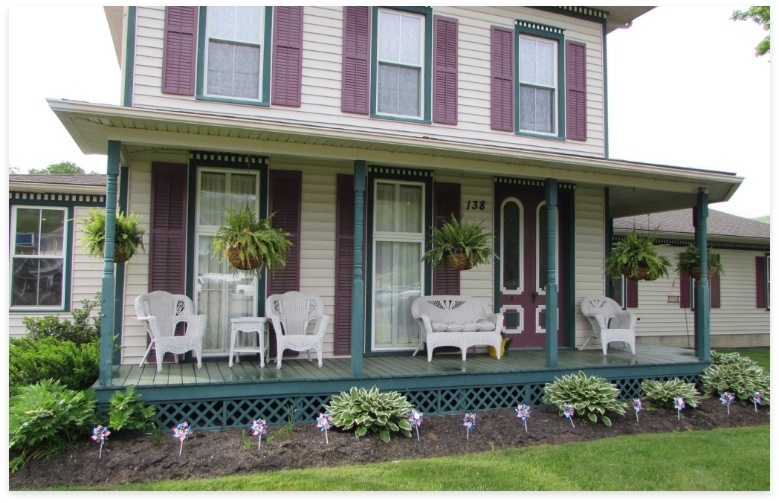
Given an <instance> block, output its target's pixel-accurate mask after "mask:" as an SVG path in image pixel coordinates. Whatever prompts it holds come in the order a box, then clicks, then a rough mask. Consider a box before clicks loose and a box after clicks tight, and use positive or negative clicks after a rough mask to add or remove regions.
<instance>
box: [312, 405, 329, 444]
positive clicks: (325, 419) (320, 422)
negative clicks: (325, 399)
mask: <svg viewBox="0 0 779 503" xmlns="http://www.w3.org/2000/svg"><path fill="white" fill-rule="evenodd" d="M331 422H332V419H331V418H330V414H327V413H324V414H323V413H321V412H320V413H319V419H317V420H316V427H317V428H319V431H324V432H325V443H326V444H329V443H330V441H329V440H328V439H327V430H329V429H330V423H331Z"/></svg>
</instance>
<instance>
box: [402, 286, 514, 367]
mask: <svg viewBox="0 0 779 503" xmlns="http://www.w3.org/2000/svg"><path fill="white" fill-rule="evenodd" d="M411 315H412V316H413V317H414V319H415V320H417V322H418V323H419V328H420V330H419V347H417V349H416V351H414V355H413V356H416V354H417V352H419V350H420V349H422V345H426V346H427V361H429V362H430V361H433V350H434V349H435V348H437V347H441V346H454V347H458V348H460V351H462V354H463V361H464V360H465V353H466V351H467V349H468V348H469V347H472V346H492V347H493V348H495V352H496V354H497V355H498V359H500V349H501V344H502V337H501V335H500V331H501V329H502V328H503V315H502V314H494V313H490V312H489V311H487V307H486V306H485V305H484V304H482V303H481V302H479V301H478V300H476V299H474V298H473V297H466V296H461V295H428V296H426V297H419V298H417V299H414V302H413V303H412V304H411Z"/></svg>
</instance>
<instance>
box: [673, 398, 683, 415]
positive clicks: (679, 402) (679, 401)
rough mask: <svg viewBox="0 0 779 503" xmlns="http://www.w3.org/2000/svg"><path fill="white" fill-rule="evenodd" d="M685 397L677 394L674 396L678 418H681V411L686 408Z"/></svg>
mask: <svg viewBox="0 0 779 503" xmlns="http://www.w3.org/2000/svg"><path fill="white" fill-rule="evenodd" d="M684 405H685V404H684V398H682V397H680V396H677V397H676V398H674V408H675V409H676V419H681V418H682V417H681V416H680V413H681V412H682V409H684Z"/></svg>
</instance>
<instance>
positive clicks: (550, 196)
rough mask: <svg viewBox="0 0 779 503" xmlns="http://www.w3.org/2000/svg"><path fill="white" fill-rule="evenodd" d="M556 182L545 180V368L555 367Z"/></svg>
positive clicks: (550, 179)
mask: <svg viewBox="0 0 779 503" xmlns="http://www.w3.org/2000/svg"><path fill="white" fill-rule="evenodd" d="M556 221H557V180H555V179H552V178H548V179H547V180H546V223H547V225H546V243H547V245H546V264H547V271H546V313H545V318H546V348H545V349H546V366H547V368H555V367H557V325H558V323H557V270H556V269H555V264H556V263H557V261H556V260H555V256H556V255H557V248H556V246H555V243H556V242H557V233H556V231H555V229H556V227H557V226H556V225H555V222H556Z"/></svg>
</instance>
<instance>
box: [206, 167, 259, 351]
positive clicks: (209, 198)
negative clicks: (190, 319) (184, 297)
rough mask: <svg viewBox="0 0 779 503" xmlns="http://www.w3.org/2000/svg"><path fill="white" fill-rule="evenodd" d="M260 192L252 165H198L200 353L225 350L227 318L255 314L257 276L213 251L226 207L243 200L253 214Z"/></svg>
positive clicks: (239, 204) (239, 205) (240, 204)
mask: <svg viewBox="0 0 779 503" xmlns="http://www.w3.org/2000/svg"><path fill="white" fill-rule="evenodd" d="M259 193H260V188H259V174H258V173H257V172H256V171H252V172H247V171H246V170H240V171H239V170H225V169H216V168H214V169H209V168H201V169H200V170H198V189H197V212H196V213H197V216H196V219H195V222H196V225H195V252H196V257H195V278H194V280H195V284H196V285H197V286H196V291H195V297H194V299H193V300H194V302H195V305H196V306H197V309H198V313H200V314H205V315H207V318H206V319H207V326H206V335H205V339H204V341H203V353H204V354H208V355H221V354H227V351H228V350H229V345H228V340H229V339H228V337H229V331H230V319H231V318H240V317H243V316H256V315H257V300H256V295H257V293H258V292H257V280H256V279H255V278H254V277H253V276H251V275H250V274H248V273H247V272H246V271H239V270H237V269H233V268H232V267H231V266H230V265H229V263H228V262H227V261H224V262H222V263H220V262H219V259H218V257H216V256H215V255H214V251H213V243H214V234H215V233H216V230H217V228H218V227H219V226H220V225H222V223H223V222H224V218H225V210H226V209H227V208H232V209H234V210H236V211H239V210H240V209H241V208H243V207H244V206H248V207H250V208H252V209H254V210H255V215H257V214H258V211H259V205H258V198H257V194H259Z"/></svg>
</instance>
